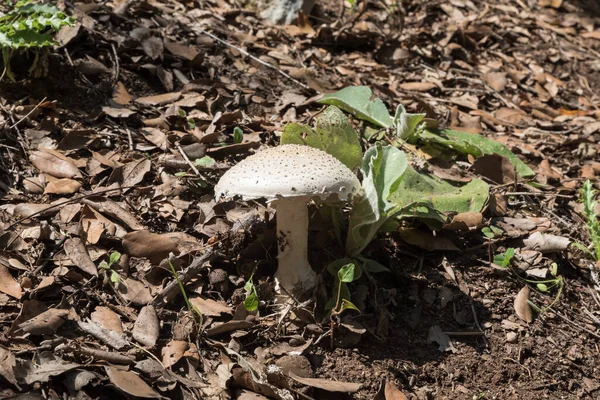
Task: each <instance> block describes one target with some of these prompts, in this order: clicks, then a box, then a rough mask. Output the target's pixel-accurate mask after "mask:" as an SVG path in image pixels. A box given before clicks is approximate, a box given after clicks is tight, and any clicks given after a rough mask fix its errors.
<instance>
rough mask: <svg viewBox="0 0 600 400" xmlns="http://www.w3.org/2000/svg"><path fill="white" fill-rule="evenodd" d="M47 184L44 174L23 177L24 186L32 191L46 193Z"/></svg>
mask: <svg viewBox="0 0 600 400" xmlns="http://www.w3.org/2000/svg"><path fill="white" fill-rule="evenodd" d="M45 185H46V175H44V174H39V175H38V176H33V177H29V178H25V179H23V187H24V188H25V190H27V191H28V192H30V193H44V186H45Z"/></svg>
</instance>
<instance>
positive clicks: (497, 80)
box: [483, 72, 508, 92]
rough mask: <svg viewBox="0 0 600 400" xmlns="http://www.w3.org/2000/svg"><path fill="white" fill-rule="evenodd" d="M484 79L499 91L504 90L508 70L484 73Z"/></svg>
mask: <svg viewBox="0 0 600 400" xmlns="http://www.w3.org/2000/svg"><path fill="white" fill-rule="evenodd" d="M483 79H485V81H486V82H487V83H488V85H490V87H491V88H492V89H494V90H496V91H498V92H501V91H503V90H504V89H505V88H506V84H507V82H508V81H507V80H506V72H488V73H487V74H485V75H483Z"/></svg>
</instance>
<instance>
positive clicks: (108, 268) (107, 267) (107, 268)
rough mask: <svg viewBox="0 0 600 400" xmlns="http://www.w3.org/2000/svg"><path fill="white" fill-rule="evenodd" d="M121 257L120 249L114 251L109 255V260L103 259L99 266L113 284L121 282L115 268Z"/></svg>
mask: <svg viewBox="0 0 600 400" xmlns="http://www.w3.org/2000/svg"><path fill="white" fill-rule="evenodd" d="M120 259H121V253H119V252H118V251H113V252H112V253H110V256H109V257H108V262H106V261H105V260H102V261H101V262H100V264H99V265H98V267H99V268H100V272H101V273H104V275H105V276H106V277H108V278H109V279H110V281H111V282H112V283H113V284H115V285H116V284H117V283H119V280H120V277H119V273H118V272H117V271H115V270H114V269H113V265H115V264H117V263H118V262H119V260H120Z"/></svg>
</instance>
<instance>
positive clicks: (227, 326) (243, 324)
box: [205, 321, 254, 337]
mask: <svg viewBox="0 0 600 400" xmlns="http://www.w3.org/2000/svg"><path fill="white" fill-rule="evenodd" d="M253 326H254V323H253V322H250V321H229V322H224V323H222V324H215V325H213V326H212V327H211V328H209V329H207V330H206V331H205V332H206V336H209V337H210V336H216V335H220V334H221V333H226V332H231V331H237V330H239V329H248V328H252V327H253Z"/></svg>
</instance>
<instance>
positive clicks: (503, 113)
mask: <svg viewBox="0 0 600 400" xmlns="http://www.w3.org/2000/svg"><path fill="white" fill-rule="evenodd" d="M496 118H499V119H501V120H503V121H507V122H510V123H512V124H522V123H528V122H530V121H531V117H529V116H528V115H527V114H526V113H525V112H524V111H523V110H520V109H514V108H508V107H500V108H499V109H498V110H496Z"/></svg>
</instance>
